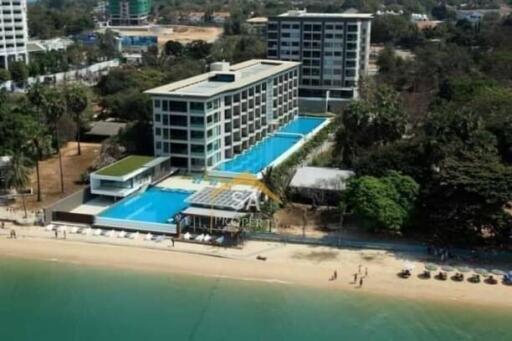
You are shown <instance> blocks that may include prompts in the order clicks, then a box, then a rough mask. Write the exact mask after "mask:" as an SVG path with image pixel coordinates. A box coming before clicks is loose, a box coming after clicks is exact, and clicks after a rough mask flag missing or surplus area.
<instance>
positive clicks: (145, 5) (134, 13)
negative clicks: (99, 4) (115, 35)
mask: <svg viewBox="0 0 512 341" xmlns="http://www.w3.org/2000/svg"><path fill="white" fill-rule="evenodd" d="M108 7H109V13H110V23H111V24H112V25H113V26H118V25H146V24H147V23H148V15H149V12H150V10H151V0H109V2H108Z"/></svg>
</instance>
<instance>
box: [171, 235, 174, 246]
mask: <svg viewBox="0 0 512 341" xmlns="http://www.w3.org/2000/svg"><path fill="white" fill-rule="evenodd" d="M171 244H172V247H174V237H171Z"/></svg>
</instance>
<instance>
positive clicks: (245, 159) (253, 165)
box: [216, 135, 301, 174]
mask: <svg viewBox="0 0 512 341" xmlns="http://www.w3.org/2000/svg"><path fill="white" fill-rule="evenodd" d="M300 139H301V137H300V136H293V135H288V136H286V135H273V136H269V137H267V138H266V139H264V140H262V141H260V142H259V143H257V144H255V145H254V146H252V147H251V148H250V149H248V150H247V151H246V152H245V153H242V154H240V155H237V156H236V157H235V158H233V159H231V160H229V161H227V162H224V163H222V164H220V165H219V166H218V167H217V168H216V170H220V171H224V172H233V173H242V172H248V173H253V174H256V173H259V172H261V171H262V170H263V169H264V168H265V167H266V166H267V165H269V164H270V163H271V162H272V161H274V160H275V159H277V158H278V157H279V156H280V155H282V154H283V153H284V152H286V151H287V150H288V149H290V147H291V146H293V145H294V144H295V143H297V142H298V141H299V140H300Z"/></svg>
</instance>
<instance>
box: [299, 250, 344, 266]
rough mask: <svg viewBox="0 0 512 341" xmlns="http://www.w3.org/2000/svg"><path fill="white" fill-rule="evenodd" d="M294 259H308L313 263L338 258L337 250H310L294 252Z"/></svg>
mask: <svg viewBox="0 0 512 341" xmlns="http://www.w3.org/2000/svg"><path fill="white" fill-rule="evenodd" d="M292 257H293V258H295V259H301V260H309V261H312V262H315V263H321V262H325V261H333V260H336V259H337V258H338V252H335V251H311V252H308V253H305V252H295V253H294V254H293V255H292Z"/></svg>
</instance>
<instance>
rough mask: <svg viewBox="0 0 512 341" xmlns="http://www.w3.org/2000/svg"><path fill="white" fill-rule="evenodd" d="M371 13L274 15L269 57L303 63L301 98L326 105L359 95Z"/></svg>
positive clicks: (365, 67) (270, 24)
mask: <svg viewBox="0 0 512 341" xmlns="http://www.w3.org/2000/svg"><path fill="white" fill-rule="evenodd" d="M372 17H373V16H372V14H361V13H341V14H334V13H333V14H326V13H308V12H307V11H306V10H300V11H299V10H294V11H288V12H287V13H284V14H281V15H279V16H275V17H269V19H268V24H267V57H268V58H269V59H279V60H291V61H300V62H302V67H301V79H300V91H299V97H300V98H301V100H302V99H308V100H316V101H318V100H320V101H321V102H324V103H326V104H325V109H326V110H329V107H328V105H327V104H328V103H330V102H340V101H346V100H350V99H353V98H357V97H358V92H357V87H358V82H359V80H360V79H361V77H362V76H363V75H365V74H366V73H367V70H368V61H369V57H370V30H371V20H372Z"/></svg>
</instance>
